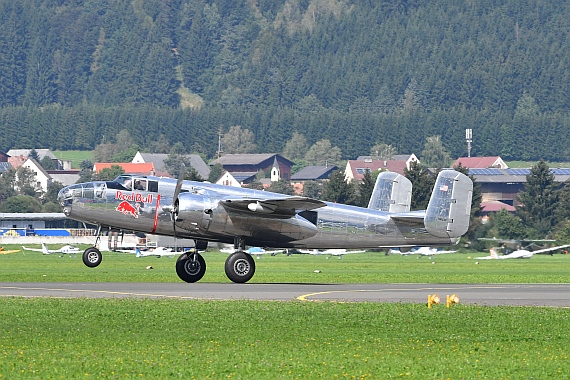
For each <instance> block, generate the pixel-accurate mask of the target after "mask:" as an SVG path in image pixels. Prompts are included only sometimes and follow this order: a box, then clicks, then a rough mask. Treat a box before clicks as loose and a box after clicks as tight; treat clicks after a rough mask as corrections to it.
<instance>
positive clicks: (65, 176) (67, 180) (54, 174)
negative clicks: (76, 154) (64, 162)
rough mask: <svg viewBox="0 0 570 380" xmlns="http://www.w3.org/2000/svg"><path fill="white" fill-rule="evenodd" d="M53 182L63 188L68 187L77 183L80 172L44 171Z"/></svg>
mask: <svg viewBox="0 0 570 380" xmlns="http://www.w3.org/2000/svg"><path fill="white" fill-rule="evenodd" d="M46 172H47V173H48V174H49V175H50V177H51V179H52V181H53V182H56V181H57V182H59V183H61V184H63V186H70V185H73V184H75V183H77V181H79V173H80V172H81V170H46Z"/></svg>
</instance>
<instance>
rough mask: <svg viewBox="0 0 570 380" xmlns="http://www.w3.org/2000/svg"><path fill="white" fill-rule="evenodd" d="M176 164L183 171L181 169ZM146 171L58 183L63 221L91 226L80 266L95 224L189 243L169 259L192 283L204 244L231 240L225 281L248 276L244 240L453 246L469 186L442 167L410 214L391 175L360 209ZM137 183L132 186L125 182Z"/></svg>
mask: <svg viewBox="0 0 570 380" xmlns="http://www.w3.org/2000/svg"><path fill="white" fill-rule="evenodd" d="M183 168H184V167H183ZM182 178H184V169H182V170H181V175H180V176H179V178H178V180H175V179H171V178H161V177H154V176H139V175H121V176H119V177H117V178H116V179H115V180H114V181H108V182H103V181H95V182H87V183H81V184H76V185H72V186H68V187H66V188H64V189H62V190H61V191H60V192H59V194H58V201H59V203H60V205H61V206H62V209H63V212H64V213H65V215H66V216H68V217H69V218H71V219H75V220H78V221H82V222H86V223H91V224H95V225H97V226H98V232H97V240H96V241H95V245H94V246H93V247H91V248H88V249H86V250H85V252H84V253H83V262H84V263H85V264H86V265H87V266H89V267H96V266H98V265H99V264H100V263H101V260H102V255H101V252H100V251H99V250H98V249H97V248H96V245H97V243H98V241H99V239H100V235H101V232H102V230H103V228H113V229H119V230H120V229H122V230H130V231H140V232H144V233H151V234H157V235H168V236H174V237H177V238H184V239H193V240H194V242H195V247H196V249H195V250H194V251H193V252H186V253H184V254H182V255H180V257H179V258H178V260H177V262H176V272H177V274H178V276H179V277H180V278H181V279H182V280H184V281H186V282H196V281H199V280H200V279H201V278H202V277H203V276H204V273H205V272H206V262H205V260H204V258H203V257H202V255H200V253H199V252H198V250H203V249H205V248H206V246H207V244H208V242H220V243H229V244H231V243H233V245H234V248H235V251H236V252H234V253H231V254H230V255H229V256H228V258H227V260H226V263H225V271H226V275H227V277H228V278H229V279H230V280H232V281H234V282H238V283H244V282H247V281H249V280H250V279H251V278H252V276H253V275H254V273H255V261H254V260H253V258H252V257H251V255H249V254H248V253H247V252H246V251H245V247H246V245H248V246H257V247H267V248H285V249H287V248H297V249H339V248H343V249H367V248H378V247H415V246H419V245H428V246H442V245H450V244H455V243H456V242H457V239H458V238H459V237H460V236H461V235H463V234H464V233H465V232H466V231H467V228H468V227H469V215H470V210H471V196H472V191H473V183H472V182H471V180H470V179H469V178H468V177H467V176H465V175H463V174H461V173H459V172H457V171H454V170H443V171H441V172H440V173H439V175H438V178H437V180H436V184H435V187H434V190H433V192H432V196H431V199H430V202H429V205H428V207H427V210H425V211H410V199H411V192H412V184H411V182H410V181H409V180H408V179H407V178H405V177H403V176H402V175H399V174H397V173H393V172H384V173H381V174H380V175H379V176H378V179H377V181H376V184H375V187H374V190H373V193H372V197H371V199H370V203H369V205H368V208H362V207H356V206H349V205H343V204H336V203H330V202H324V201H320V200H317V199H312V198H306V197H300V196H289V195H284V194H277V193H271V192H266V191H260V190H253V189H247V188H237V187H231V186H222V185H216V184H212V183H206V182H195V181H183V180H182ZM136 180H139V181H140V183H141V184H142V187H141V189H140V190H130V189H129V188H127V187H125V186H124V184H126V183H127V182H130V183H134V181H136Z"/></svg>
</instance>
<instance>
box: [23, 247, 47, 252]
mask: <svg viewBox="0 0 570 380" xmlns="http://www.w3.org/2000/svg"><path fill="white" fill-rule="evenodd" d="M22 249H23V250H24V251H34V252H43V250H42V249H41V248H28V247H24V246H22Z"/></svg>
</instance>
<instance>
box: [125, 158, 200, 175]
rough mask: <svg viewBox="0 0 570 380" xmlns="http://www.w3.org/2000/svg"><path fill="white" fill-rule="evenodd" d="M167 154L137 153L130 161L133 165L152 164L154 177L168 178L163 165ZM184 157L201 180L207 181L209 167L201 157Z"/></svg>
mask: <svg viewBox="0 0 570 380" xmlns="http://www.w3.org/2000/svg"><path fill="white" fill-rule="evenodd" d="M168 156H169V155H168V154H166V153H141V152H137V154H135V157H134V158H133V160H132V163H134V164H142V163H152V164H154V169H155V171H156V175H162V176H169V174H168V173H167V170H166V167H165V165H164V161H165V160H167V159H168ZM183 156H184V157H186V158H188V159H189V161H190V166H191V167H193V168H194V170H196V172H198V174H199V175H200V177H202V179H204V180H207V179H208V177H209V176H210V167H209V166H208V164H206V163H205V162H204V160H203V159H202V157H200V156H199V155H197V154H186V155H183Z"/></svg>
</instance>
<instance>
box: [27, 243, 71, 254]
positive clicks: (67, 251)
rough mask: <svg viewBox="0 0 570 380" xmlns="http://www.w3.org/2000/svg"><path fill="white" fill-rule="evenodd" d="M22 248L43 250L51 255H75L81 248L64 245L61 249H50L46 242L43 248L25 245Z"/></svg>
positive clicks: (36, 250) (42, 251)
mask: <svg viewBox="0 0 570 380" xmlns="http://www.w3.org/2000/svg"><path fill="white" fill-rule="evenodd" d="M22 248H23V249H24V251H35V252H41V253H43V254H44V255H51V254H54V253H63V254H70V255H75V254H76V253H79V252H80V250H79V248H77V247H75V246H73V245H64V246H63V247H61V248H60V249H48V247H47V245H46V244H45V243H42V247H41V248H28V247H24V246H22Z"/></svg>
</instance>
